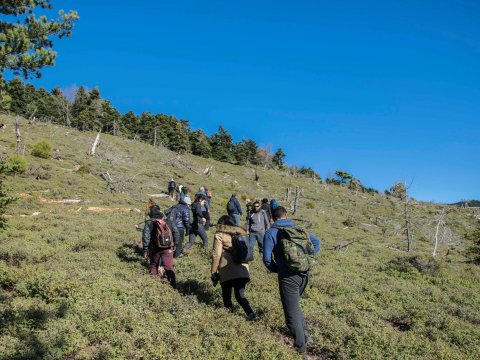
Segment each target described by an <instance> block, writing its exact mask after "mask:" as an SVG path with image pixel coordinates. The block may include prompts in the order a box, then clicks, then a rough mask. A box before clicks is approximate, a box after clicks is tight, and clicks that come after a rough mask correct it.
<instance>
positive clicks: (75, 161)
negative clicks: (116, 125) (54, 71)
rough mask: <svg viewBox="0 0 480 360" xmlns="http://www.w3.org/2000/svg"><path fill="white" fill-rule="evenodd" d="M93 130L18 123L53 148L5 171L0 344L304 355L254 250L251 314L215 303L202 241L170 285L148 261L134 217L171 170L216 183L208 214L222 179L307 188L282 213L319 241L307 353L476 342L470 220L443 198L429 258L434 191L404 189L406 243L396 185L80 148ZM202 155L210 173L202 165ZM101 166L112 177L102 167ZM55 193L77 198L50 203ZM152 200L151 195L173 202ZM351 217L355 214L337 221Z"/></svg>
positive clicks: (3, 354) (278, 190)
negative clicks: (422, 196)
mask: <svg viewBox="0 0 480 360" xmlns="http://www.w3.org/2000/svg"><path fill="white" fill-rule="evenodd" d="M9 121H11V119H10V118H2V122H9ZM10 128H11V127H10ZM95 135H96V134H95V133H89V132H78V131H76V130H73V129H71V128H66V127H62V126H57V125H49V126H44V125H43V124H42V125H34V126H30V127H25V128H24V129H23V133H22V136H23V139H24V142H25V144H26V146H27V147H31V146H33V144H35V143H36V142H38V141H39V140H40V139H45V138H48V139H49V141H50V142H51V144H52V147H53V148H55V149H58V152H59V157H58V159H57V156H56V157H55V159H54V158H49V159H41V158H36V157H32V156H30V155H26V156H25V159H26V161H28V162H29V163H30V168H31V169H30V170H29V171H28V172H27V173H25V174H24V175H22V176H18V177H16V178H9V179H8V180H7V181H8V183H7V185H8V186H9V187H10V188H11V190H10V192H11V194H12V195H14V196H17V197H18V198H19V199H18V201H17V202H16V203H15V204H14V206H13V205H11V206H10V207H9V208H8V213H7V215H8V216H9V217H7V219H8V222H9V227H8V228H7V230H6V231H4V232H3V233H2V236H1V237H0V358H2V359H59V358H65V359H110V358H125V359H135V358H137V359H138V358H143V359H157V358H158V359H163V358H171V359H225V358H227V359H298V358H299V356H298V355H297V354H296V353H295V352H294V351H293V350H292V347H291V340H290V338H289V337H288V332H287V328H286V326H285V322H284V319H283V311H282V307H281V304H280V297H279V295H278V285H277V282H276V276H275V275H274V274H269V273H267V271H266V270H265V268H264V266H263V264H262V262H261V259H260V257H259V256H258V255H257V254H256V255H257V256H256V257H255V259H254V261H253V262H252V263H251V266H250V268H251V276H252V281H251V283H250V284H248V285H247V297H248V299H249V301H250V303H251V304H252V306H253V307H254V308H255V310H256V312H257V314H258V316H259V321H258V322H255V323H251V322H247V321H245V317H244V316H243V314H242V311H241V309H240V308H239V307H237V308H236V309H235V312H234V313H229V312H227V311H225V310H224V309H223V307H222V300H221V294H220V290H219V288H218V287H213V285H212V284H211V282H210V276H209V264H210V259H209V257H210V251H203V250H202V249H201V248H200V246H199V244H198V245H197V246H194V247H193V248H192V251H191V252H190V254H189V255H188V256H186V257H184V258H181V259H178V260H176V262H175V268H176V272H177V277H178V290H174V289H172V288H171V287H170V286H169V285H168V284H167V283H166V282H163V281H160V280H158V279H153V278H150V277H149V276H148V275H147V268H146V264H145V262H144V261H143V259H142V256H141V253H142V251H141V249H140V237H139V236H140V233H139V232H136V231H135V229H134V224H136V223H139V222H141V221H143V219H144V215H143V210H144V205H145V203H144V202H145V201H146V200H147V198H148V197H149V196H150V195H152V194H161V193H163V192H164V191H165V190H166V184H167V181H168V179H169V178H170V177H174V178H175V179H176V180H177V182H178V183H182V184H183V185H186V186H188V187H189V188H190V189H191V191H195V190H196V189H197V188H198V187H199V186H201V185H206V186H207V187H208V188H209V190H210V191H212V193H213V200H212V218H213V221H214V222H215V221H216V220H217V219H218V218H219V216H221V215H222V214H223V211H224V208H225V205H226V202H227V200H228V198H229V196H230V195H231V193H232V190H235V191H236V192H237V194H238V197H239V198H241V199H247V198H248V199H262V198H264V197H266V198H269V199H271V198H275V199H278V200H279V201H280V203H282V204H284V205H286V206H287V208H288V209H291V206H292V204H293V199H290V200H289V201H288V202H285V201H284V200H283V198H284V194H285V192H286V191H285V190H286V188H287V187H288V186H293V187H295V186H299V187H300V188H301V189H302V197H301V198H300V199H299V201H298V204H297V205H298V209H297V213H296V214H295V215H294V216H292V217H293V218H294V221H295V222H296V223H298V224H300V225H303V226H305V227H307V228H308V229H309V231H311V232H313V233H315V234H316V235H318V236H319V237H320V238H321V240H322V251H321V253H320V256H319V258H318V261H317V264H316V266H315V268H314V270H313V273H312V279H311V282H310V285H309V286H308V288H307V291H306V293H305V294H304V297H303V300H302V307H303V309H304V312H305V316H306V321H307V323H308V324H309V326H310V328H311V332H312V337H313V340H314V341H313V344H312V346H311V349H310V354H311V355H312V357H314V358H318V359H459V360H460V359H462V360H463V359H476V358H478V357H479V355H480V345H479V344H480V326H479V325H480V292H479V289H480V267H479V266H478V265H476V264H475V263H472V262H469V261H468V260H469V259H470V258H469V257H468V256H467V248H468V247H469V246H470V245H471V244H472V242H471V241H470V240H467V239H466V238H465V233H470V232H472V231H474V230H475V229H476V226H477V223H476V220H475V219H474V218H473V217H472V216H471V214H470V213H469V212H467V211H465V209H461V208H457V207H452V208H449V210H448V215H447V216H448V218H447V220H448V225H449V227H450V229H451V231H452V236H451V239H450V240H449V242H448V243H442V244H440V246H439V248H438V249H437V251H438V255H437V256H436V257H435V259H433V258H432V256H431V253H432V250H433V235H434V229H435V217H436V216H437V214H438V211H439V206H437V205H435V204H431V203H420V202H411V211H412V213H411V219H412V228H413V230H414V234H415V236H414V251H413V252H412V253H407V252H406V251H405V250H406V247H407V246H406V239H405V235H404V233H403V208H404V204H403V203H402V201H401V200H398V199H396V198H394V197H385V196H382V195H379V194H375V193H373V194H367V193H363V192H362V191H356V190H353V189H349V188H348V186H341V187H338V186H329V185H328V184H322V183H319V182H318V181H315V180H314V179H312V178H306V177H293V176H292V175H291V174H289V173H288V172H282V171H274V170H266V169H263V168H260V167H258V168H254V169H251V168H246V167H240V166H234V165H231V164H227V163H221V162H217V161H214V160H211V159H205V158H200V157H196V156H193V155H190V154H185V155H181V156H180V157H177V154H176V153H173V152H171V151H169V150H167V149H165V148H162V147H156V148H153V147H152V146H150V145H147V144H145V143H140V142H136V141H133V140H124V139H120V138H118V137H113V136H110V135H103V134H102V139H101V144H100V145H99V147H98V148H97V152H96V154H95V155H94V156H89V155H87V150H88V148H89V146H90V145H91V143H92V141H93V139H94V137H95ZM13 136H14V134H13V132H1V133H0V152H2V153H5V154H7V155H11V154H12V152H13V151H14V150H13V149H11V148H10V143H11V141H12V138H13ZM146 164H155V166H153V167H146ZM208 166H213V171H212V172H211V175H210V176H206V175H203V170H204V169H205V168H206V167H208ZM252 170H256V171H257V173H258V175H259V177H260V180H259V181H258V182H257V181H255V178H254V176H253V175H252V174H253V171H252ZM107 172H108V173H109V175H110V176H111V177H112V179H114V180H115V181H116V183H115V184H114V185H115V186H114V189H112V187H111V186H109V185H108V184H107V182H106V181H105V180H104V178H103V177H102V174H105V173H107ZM40 175H41V176H40ZM47 175H48V176H47ZM132 179H133V180H132ZM66 199H67V200H68V199H78V200H81V202H80V203H75V202H71V203H68V202H67V203H61V202H60V201H62V200H66ZM155 199H156V201H157V202H158V203H159V205H160V206H161V207H162V208H166V207H167V206H170V205H171V204H172V202H171V201H170V200H168V198H164V197H160V198H155ZM310 203H313V204H314V206H311V205H309V204H310ZM93 207H96V208H100V209H103V211H101V212H94V211H91V210H89V208H93ZM135 209H138V210H135ZM350 218H351V219H355V226H348V227H346V226H345V225H344V224H343V222H344V221H345V219H350ZM214 231H215V228H213V229H211V230H210V231H209V240H210V243H209V249H211V246H212V238H213V232H214Z"/></svg>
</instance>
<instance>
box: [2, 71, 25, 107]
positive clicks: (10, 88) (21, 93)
mask: <svg viewBox="0 0 480 360" xmlns="http://www.w3.org/2000/svg"><path fill="white" fill-rule="evenodd" d="M6 92H7V93H8V95H10V97H11V101H10V109H9V110H10V111H12V112H13V113H15V114H17V115H24V114H25V112H26V109H27V101H26V99H25V84H24V83H23V80H22V79H21V78H19V77H16V78H14V79H12V80H11V81H10V82H9V83H8V84H7V85H6Z"/></svg>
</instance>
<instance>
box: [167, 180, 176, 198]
mask: <svg viewBox="0 0 480 360" xmlns="http://www.w3.org/2000/svg"><path fill="white" fill-rule="evenodd" d="M176 187H177V184H176V183H175V180H173V178H171V179H170V181H169V182H168V196H169V197H170V200H174V199H175V196H174V195H175V188H176Z"/></svg>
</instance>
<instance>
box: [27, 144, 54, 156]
mask: <svg viewBox="0 0 480 360" xmlns="http://www.w3.org/2000/svg"><path fill="white" fill-rule="evenodd" d="M32 155H33V156H36V157H39V158H42V159H50V158H51V157H52V156H53V153H52V145H50V143H49V142H47V141H45V140H41V141H39V142H38V143H36V144H35V145H33V148H32Z"/></svg>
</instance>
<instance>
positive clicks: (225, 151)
mask: <svg viewBox="0 0 480 360" xmlns="http://www.w3.org/2000/svg"><path fill="white" fill-rule="evenodd" d="M210 143H211V145H212V156H213V158H214V159H215V160H218V161H225V162H233V161H234V159H235V157H234V155H233V141H232V136H231V135H230V134H229V133H228V131H227V130H225V129H224V128H223V127H222V126H219V127H218V132H217V133H216V134H213V135H212V136H211V141H210Z"/></svg>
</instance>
